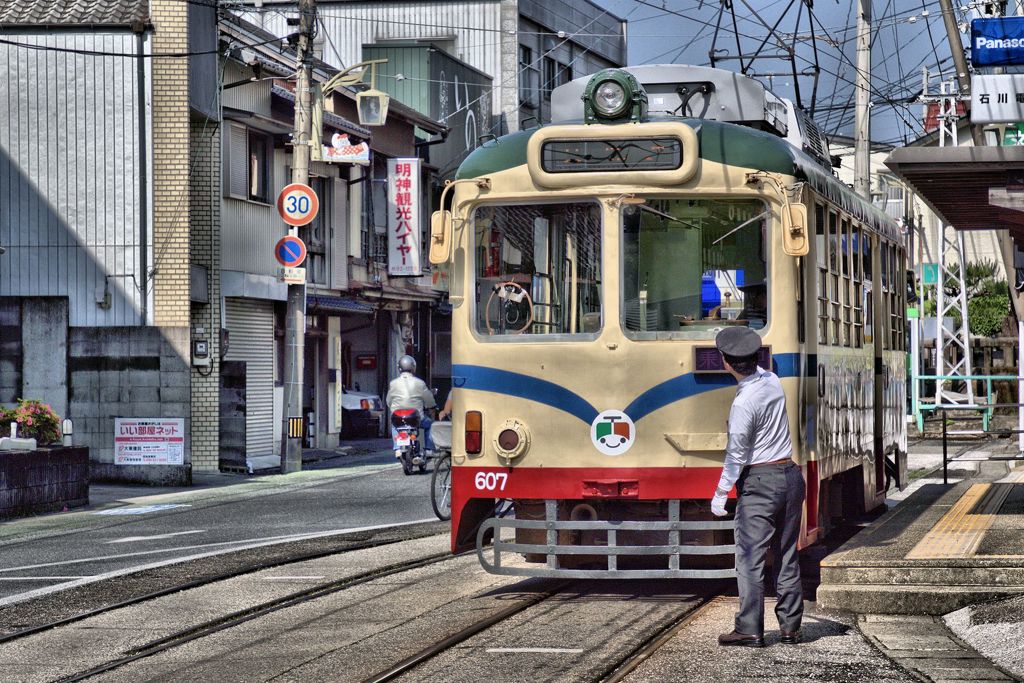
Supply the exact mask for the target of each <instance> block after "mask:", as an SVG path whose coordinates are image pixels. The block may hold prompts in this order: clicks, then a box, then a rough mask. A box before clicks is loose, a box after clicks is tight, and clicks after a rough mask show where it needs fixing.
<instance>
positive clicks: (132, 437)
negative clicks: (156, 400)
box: [114, 417, 185, 465]
mask: <svg viewBox="0 0 1024 683" xmlns="http://www.w3.org/2000/svg"><path fill="white" fill-rule="evenodd" d="M114 464H115V465H184V464H185V420H184V419H183V418H180V417H176V418H166V417H153V418H143V417H139V418H134V417H128V418H125V417H118V418H114Z"/></svg>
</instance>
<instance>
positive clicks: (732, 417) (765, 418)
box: [718, 367, 793, 495]
mask: <svg viewBox="0 0 1024 683" xmlns="http://www.w3.org/2000/svg"><path fill="white" fill-rule="evenodd" d="M728 430H729V442H728V445H727V446H726V449H725V464H724V465H723V466H722V476H721V478H720V479H719V480H718V492H719V493H722V494H723V495H726V494H728V493H729V491H730V490H732V487H733V485H734V484H735V483H736V480H737V479H739V477H740V473H741V472H742V471H743V468H744V467H746V466H747V465H756V464H759V463H766V462H774V461H776V460H782V459H784V458H791V457H793V447H792V444H791V443H790V439H789V419H788V418H787V417H786V395H785V393H783V391H782V382H780V381H779V378H778V376H776V375H775V373H774V372H769V371H767V370H765V369H763V368H760V367H759V368H758V369H757V371H756V372H755V373H754V374H752V375H749V376H747V377H744V378H743V379H742V380H740V383H739V386H738V387H737V389H736V398H734V399H733V400H732V408H731V409H730V410H729V424H728Z"/></svg>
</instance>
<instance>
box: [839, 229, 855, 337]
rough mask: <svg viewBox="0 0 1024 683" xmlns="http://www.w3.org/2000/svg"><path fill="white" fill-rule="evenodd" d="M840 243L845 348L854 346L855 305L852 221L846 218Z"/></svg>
mask: <svg viewBox="0 0 1024 683" xmlns="http://www.w3.org/2000/svg"><path fill="white" fill-rule="evenodd" d="M839 226H840V227H839V242H840V244H841V245H842V253H841V254H840V259H839V260H840V270H841V271H842V274H841V277H840V278H839V301H840V305H841V313H842V321H841V327H842V329H841V331H842V340H843V346H852V345H853V305H852V302H851V301H850V288H851V287H852V283H851V278H850V275H851V270H852V268H851V267H850V262H851V260H852V259H851V257H852V254H853V239H852V238H851V235H850V220H849V219H848V218H846V217H843V219H842V220H841V221H840V223H839Z"/></svg>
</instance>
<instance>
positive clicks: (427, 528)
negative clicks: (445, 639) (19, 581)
mask: <svg viewBox="0 0 1024 683" xmlns="http://www.w3.org/2000/svg"><path fill="white" fill-rule="evenodd" d="M437 526H438V525H437V524H434V523H430V524H425V525H423V528H421V529H416V528H409V527H406V528H404V529H402V534H401V535H397V534H396V535H392V536H388V535H384V534H377V535H376V536H378V537H376V538H371V539H369V540H362V539H340V540H338V541H332V542H327V543H326V547H322V548H319V549H317V550H314V551H307V552H300V553H297V554H294V552H293V550H291V547H289V546H284V545H282V546H279V547H275V548H272V549H271V552H272V556H271V557H270V558H269V559H266V560H257V561H252V562H245V561H243V562H240V563H239V564H238V565H237V566H234V567H231V568H229V569H226V570H225V569H221V570H214V571H210V572H203V571H202V570H200V571H199V573H201V574H202V576H200V577H199V578H195V579H192V580H189V581H184V582H172V583H171V584H170V585H168V586H166V587H164V588H160V589H157V590H150V591H140V592H138V593H137V594H135V595H132V596H131V597H129V598H126V599H123V600H118V601H115V602H111V603H109V604H101V605H99V606H98V607H94V608H91V609H84V610H79V611H76V612H74V613H72V614H69V615H68V616H64V617H60V618H57V619H50V620H48V621H45V622H41V623H38V624H34V625H32V626H28V627H24V628H19V629H17V630H15V631H13V632H11V633H6V634H3V635H0V645H3V644H5V643H10V642H12V641H16V640H20V639H22V638H25V637H27V636H31V635H35V634H37V633H43V632H45V631H50V630H52V629H55V628H60V627H62V626H68V625H70V624H73V623H76V622H79V621H83V620H85V619H89V618H92V617H96V616H99V615H101V614H106V613H108V612H112V611H115V610H119V609H124V608H126V607H131V606H132V605H138V604H140V603H144V602H148V601H150V600H155V599H157V598H161V597H165V596H167V595H172V594H174V593H180V592H182V591H186V590H190V589H193V588H199V587H201V586H205V585H208V584H212V583H216V582H218V581H225V580H228V579H232V578H236V577H239V576H243V575H245V574H249V573H253V572H257V571H261V570H264V569H272V568H274V567H283V566H287V565H290V564H297V563H301V562H306V561H309V560H316V559H320V558H324V557H329V556H331V555H337V554H339V553H346V552H354V551H358V550H366V549H370V548H379V547H384V546H388V545H392V544H395V543H401V542H403V541H407V540H412V539H416V538H425V537H427V536H433V535H436V534H437V533H438V529H437ZM315 541H316V542H320V543H322V542H323V541H321V540H320V539H315ZM305 543H307V542H306V541H298V542H296V544H295V545H296V546H301V545H303V544H305ZM253 550H256V551H260V550H263V551H264V552H267V551H266V550H264V549H261V548H256V549H245V550H242V551H239V554H240V555H241V554H247V553H251V552H252V551H253ZM223 559H224V556H217V557H216V558H215V560H216V561H217V562H218V563H222V562H223ZM136 578H139V577H136ZM88 590H89V591H91V592H92V593H93V594H97V593H101V592H102V584H92V585H90V586H89V587H88ZM63 597H64V596H62V595H61V594H59V593H58V594H53V595H50V596H46V597H45V598H42V599H40V600H39V601H29V602H26V603H19V604H16V605H13V606H12V607H9V608H7V609H5V610H3V611H2V612H0V614H3V613H4V612H8V611H19V612H20V611H32V610H38V609H39V607H37V605H38V604H39V603H40V602H42V603H46V602H50V601H53V600H55V599H61V598H63ZM30 616H31V615H30Z"/></svg>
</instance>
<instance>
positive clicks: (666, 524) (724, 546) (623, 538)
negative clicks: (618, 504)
mask: <svg viewBox="0 0 1024 683" xmlns="http://www.w3.org/2000/svg"><path fill="white" fill-rule="evenodd" d="M522 502H523V503H526V505H517V508H516V517H515V518H495V517H492V518H489V519H486V520H484V521H483V522H482V523H481V524H480V527H479V529H478V530H477V535H476V552H477V556H478V558H479V559H480V564H481V565H482V566H483V568H484V569H485V570H486V571H488V572H490V573H492V574H503V575H509V576H561V577H565V578H636V579H653V578H680V579H725V578H733V577H735V576H736V570H735V552H736V547H735V544H734V543H732V542H728V543H721V542H718V541H720V540H722V537H724V536H731V534H732V531H733V530H734V529H735V524H734V522H733V521H732V520H687V519H682V518H681V516H680V501H679V500H668V501H660V503H663V504H664V506H665V508H667V515H664V516H662V517H661V518H660V519H659V518H653V517H652V518H648V519H631V520H625V519H624V520H601V519H597V511H596V510H595V509H594V508H593V507H592V506H590V505H589V504H587V503H584V502H582V501H557V500H545V501H522ZM560 504H561V505H560ZM566 504H572V507H571V512H569V514H568V515H566V514H565V507H566ZM541 505H542V510H543V513H542V514H540V515H539V514H536V512H537V510H538V508H540V507H541ZM659 507H661V506H660V505H659ZM560 508H561V509H562V514H560V512H559V511H560ZM587 508H589V510H588V509H587ZM524 513H525V514H524ZM637 516H638V517H641V516H642V515H637ZM509 532H514V536H513V538H512V539H509V536H510V533H509ZM711 539H714V540H713V541H712V542H711V543H708V542H707V541H709V540H711ZM488 542H489V543H490V544H489V545H488ZM510 555H516V556H518V555H524V556H526V558H527V564H525V565H524V564H523V563H520V562H516V563H514V564H509V562H508V560H509V559H510ZM531 562H532V563H531Z"/></svg>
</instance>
